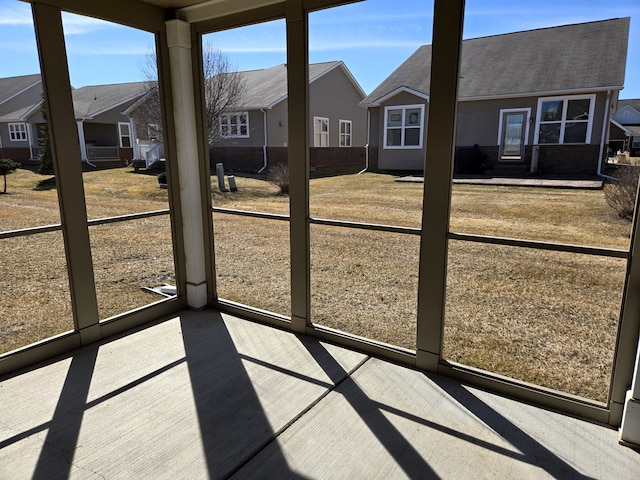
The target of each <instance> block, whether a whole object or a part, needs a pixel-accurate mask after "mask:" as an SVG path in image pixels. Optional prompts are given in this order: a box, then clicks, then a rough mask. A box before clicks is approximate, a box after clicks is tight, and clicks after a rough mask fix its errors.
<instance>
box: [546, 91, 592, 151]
mask: <svg viewBox="0 0 640 480" xmlns="http://www.w3.org/2000/svg"><path fill="white" fill-rule="evenodd" d="M595 98H596V97H595V95H585V96H572V97H548V98H541V99H539V100H538V128H537V131H536V143H540V144H544V143H551V144H562V143H589V138H590V136H591V127H592V124H593V110H594V106H595V103H596V102H595Z"/></svg>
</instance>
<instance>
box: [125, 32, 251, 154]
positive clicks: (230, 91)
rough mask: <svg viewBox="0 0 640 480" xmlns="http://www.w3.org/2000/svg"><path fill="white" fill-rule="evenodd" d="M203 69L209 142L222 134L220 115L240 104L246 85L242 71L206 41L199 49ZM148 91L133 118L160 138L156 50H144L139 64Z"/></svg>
mask: <svg viewBox="0 0 640 480" xmlns="http://www.w3.org/2000/svg"><path fill="white" fill-rule="evenodd" d="M202 60H203V62H202V67H203V73H204V97H205V121H206V128H207V139H208V141H209V144H210V145H211V144H213V143H216V142H217V141H219V140H220V139H221V138H222V134H221V130H220V117H221V116H222V115H223V114H225V113H231V112H235V111H236V110H237V109H238V108H240V107H241V106H242V99H243V97H244V94H245V91H246V87H245V83H244V79H243V78H242V75H241V74H240V73H238V72H237V70H236V69H235V66H234V65H233V64H232V63H231V61H230V60H229V58H228V57H227V56H226V55H225V54H224V53H222V52H221V51H220V50H218V49H215V48H213V47H212V46H211V45H210V44H205V45H204V46H203V50H202ZM141 70H142V75H143V76H144V78H145V81H146V82H147V88H148V91H149V93H148V94H147V95H145V96H144V97H143V98H142V99H141V100H140V101H139V103H138V105H137V106H136V108H135V110H134V112H133V118H134V120H135V122H136V125H137V126H138V127H139V128H143V129H145V130H146V131H147V132H148V134H149V137H150V140H151V139H152V140H156V141H158V142H162V141H163V136H162V115H161V110H160V91H159V88H158V81H157V72H158V68H157V62H156V55H155V51H152V52H150V53H148V54H147V57H146V61H145V64H144V65H142V67H141Z"/></svg>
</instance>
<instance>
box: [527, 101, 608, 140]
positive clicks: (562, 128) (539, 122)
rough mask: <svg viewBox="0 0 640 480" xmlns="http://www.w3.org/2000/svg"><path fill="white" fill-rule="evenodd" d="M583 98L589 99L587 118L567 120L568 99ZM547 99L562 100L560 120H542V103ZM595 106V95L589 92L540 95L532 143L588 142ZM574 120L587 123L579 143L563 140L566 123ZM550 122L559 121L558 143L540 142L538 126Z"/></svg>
mask: <svg viewBox="0 0 640 480" xmlns="http://www.w3.org/2000/svg"><path fill="white" fill-rule="evenodd" d="M584 99H589V100H590V101H589V118H588V119H587V120H586V121H584V120H572V119H568V120H567V105H568V103H569V100H584ZM549 101H562V103H563V108H562V119H560V120H554V121H552V122H546V121H543V120H542V118H541V117H542V104H543V102H549ZM595 108H596V95H595V94H590V95H563V96H556V97H541V98H538V111H537V113H536V136H535V141H534V144H535V145H588V144H589V143H590V140H591V132H592V128H593V120H594V119H593V117H594V114H595ZM574 122H583V123H586V124H587V132H586V134H585V139H584V142H580V143H574V142H572V143H566V142H565V141H564V134H565V128H566V125H567V123H574ZM550 123H560V135H559V138H558V143H540V126H541V125H548V124H550Z"/></svg>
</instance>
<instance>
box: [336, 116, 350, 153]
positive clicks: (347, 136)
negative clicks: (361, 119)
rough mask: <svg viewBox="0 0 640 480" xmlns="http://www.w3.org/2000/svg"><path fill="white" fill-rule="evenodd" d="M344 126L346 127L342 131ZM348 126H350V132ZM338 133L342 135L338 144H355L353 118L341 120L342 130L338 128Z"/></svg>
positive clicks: (342, 145) (346, 145)
mask: <svg viewBox="0 0 640 480" xmlns="http://www.w3.org/2000/svg"><path fill="white" fill-rule="evenodd" d="M343 126H344V127H345V131H344V133H343V131H342V127H343ZM347 126H348V127H349V128H348V130H349V131H348V132H347V128H346V127H347ZM338 134H339V136H340V139H339V141H338V145H339V146H341V147H351V146H352V145H353V122H352V121H351V120H340V130H338ZM343 140H344V142H343Z"/></svg>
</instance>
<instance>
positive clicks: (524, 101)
mask: <svg viewBox="0 0 640 480" xmlns="http://www.w3.org/2000/svg"><path fill="white" fill-rule="evenodd" d="M628 32H629V18H622V19H612V20H604V21H599V22H590V23H582V24H575V25H566V26H560V27H552V28H543V29H538V30H530V31H524V32H517V33H509V34H504V35H494V36H490V37H483V38H475V39H469V40H464V41H463V44H462V53H461V64H460V81H459V87H458V88H459V104H458V121H457V134H456V148H457V154H456V156H457V162H456V170H457V171H458V172H459V173H471V172H478V171H480V172H482V171H486V170H490V171H499V170H500V169H501V168H507V167H508V168H509V169H511V170H513V169H516V171H518V169H519V170H520V171H521V172H523V173H526V172H530V171H537V172H541V173H543V174H552V175H554V174H555V175H567V174H569V175H594V174H596V173H598V172H599V170H600V165H601V163H600V162H601V161H602V158H603V157H604V155H605V154H606V144H607V134H608V128H609V118H610V116H611V113H612V112H611V108H612V105H615V103H616V101H617V98H618V93H619V91H620V90H621V89H622V87H623V84H624V71H625V64H626V55H627V43H628ZM430 68H431V46H430V45H425V46H422V47H420V48H419V49H418V50H417V51H416V52H415V53H413V54H412V55H411V56H410V57H409V58H408V59H407V60H406V61H405V62H404V63H403V64H402V65H400V66H399V67H398V68H397V69H396V70H395V71H394V72H393V73H392V74H391V75H389V77H387V78H386V79H385V80H384V81H383V82H382V83H381V84H380V85H379V86H378V87H377V88H376V89H375V90H374V91H373V92H372V93H371V94H369V95H368V96H367V97H366V98H365V99H364V101H363V102H362V104H361V105H363V106H365V107H367V108H368V109H369V112H370V115H371V122H370V131H369V135H370V145H371V148H370V168H373V169H378V170H422V169H423V168H424V159H425V143H426V125H427V116H428V110H429V109H428V105H429V91H430ZM474 146H476V147H475V149H474V148H473V147H474ZM474 152H475V155H473V153H474ZM470 153H471V155H469V154H470ZM474 159H475V161H476V164H470V163H469V162H470V161H473V160H474ZM427 160H428V159H427ZM462 160H466V163H464V164H463V162H462ZM481 162H482V165H480V163H481Z"/></svg>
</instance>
